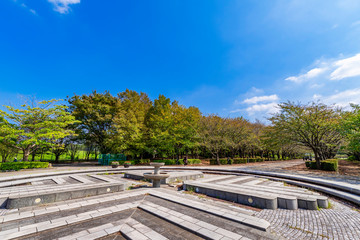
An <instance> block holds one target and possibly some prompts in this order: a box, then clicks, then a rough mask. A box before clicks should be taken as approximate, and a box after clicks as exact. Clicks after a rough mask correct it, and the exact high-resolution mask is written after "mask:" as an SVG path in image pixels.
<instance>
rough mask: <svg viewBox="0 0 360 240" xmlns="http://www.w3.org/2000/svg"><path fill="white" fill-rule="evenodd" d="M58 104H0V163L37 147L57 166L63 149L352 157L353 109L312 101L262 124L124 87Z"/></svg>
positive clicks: (138, 154)
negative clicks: (207, 112)
mask: <svg viewBox="0 0 360 240" xmlns="http://www.w3.org/2000/svg"><path fill="white" fill-rule="evenodd" d="M67 102H68V103H67V104H66V105H59V104H56V100H50V101H42V102H36V103H34V102H33V103H32V104H24V105H22V106H21V107H20V108H14V107H10V106H6V111H0V126H1V130H0V155H1V156H2V159H3V161H6V160H7V159H9V156H10V155H11V154H12V153H14V152H18V151H21V153H22V154H23V160H24V161H28V160H29V156H30V155H31V154H34V153H35V154H36V152H37V151H40V150H42V151H43V150H44V149H45V150H48V151H51V152H52V153H53V154H54V155H55V159H56V160H57V161H58V160H59V157H60V156H61V155H62V154H64V153H65V152H68V153H71V152H72V153H76V151H77V150H79V148H82V149H86V150H87V152H88V153H89V154H90V153H96V155H98V154H99V153H102V154H107V153H124V154H125V155H127V156H128V157H129V158H132V159H142V158H151V159H155V158H173V159H174V158H176V159H179V158H181V157H183V156H187V155H190V156H191V157H192V158H200V157H201V158H212V159H216V160H217V162H218V163H220V158H223V157H226V158H228V157H229V158H236V157H239V158H249V157H261V158H267V159H273V158H284V159H285V158H295V157H299V156H301V155H302V154H304V153H305V152H312V153H313V154H314V156H315V159H316V160H317V162H318V163H319V164H320V161H321V160H325V159H329V158H333V157H334V156H335V155H336V153H337V152H338V151H339V149H340V150H341V151H344V152H346V153H347V154H348V155H349V156H351V157H352V158H355V159H357V160H359V159H360V143H359V140H360V134H359V131H360V108H359V106H357V105H352V106H351V107H352V110H351V111H344V110H342V109H339V108H336V107H335V106H329V105H325V104H323V103H319V102H316V103H315V102H313V103H309V104H301V103H293V102H287V103H281V104H279V112H278V113H276V114H274V115H273V116H271V117H270V118H269V119H268V120H269V122H270V124H264V123H261V122H259V121H256V122H250V121H248V120H247V119H245V118H243V117H236V118H224V117H220V116H218V115H215V114H211V115H203V114H202V113H201V112H200V110H199V109H198V108H197V107H193V106H191V107H185V106H183V105H180V104H179V103H178V102H177V101H171V100H170V99H169V98H167V97H165V96H164V95H159V97H158V98H157V99H155V100H153V101H152V100H151V99H150V98H149V97H148V95H147V94H146V93H143V92H141V93H138V92H136V91H132V90H128V89H127V90H126V91H124V92H121V93H118V94H117V95H115V96H114V95H112V94H110V93H109V92H104V93H99V92H97V91H93V92H92V93H91V94H84V95H76V94H75V95H74V96H71V97H68V98H67Z"/></svg>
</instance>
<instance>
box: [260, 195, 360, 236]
mask: <svg viewBox="0 0 360 240" xmlns="http://www.w3.org/2000/svg"><path fill="white" fill-rule="evenodd" d="M331 204H332V208H331V209H321V210H317V211H310V210H304V209H298V210H286V209H277V210H267V209H265V210H262V211H261V212H259V213H257V214H256V216H257V217H259V218H262V219H265V220H267V221H269V222H270V223H271V225H270V229H271V231H272V232H274V233H276V234H277V235H279V236H281V237H284V238H285V239H339V240H342V239H354V240H358V239H360V224H359V223H360V212H359V211H357V210H355V209H352V208H350V207H348V206H346V205H344V204H342V203H339V202H336V201H331Z"/></svg>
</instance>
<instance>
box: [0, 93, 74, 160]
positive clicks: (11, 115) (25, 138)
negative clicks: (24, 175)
mask: <svg viewBox="0 0 360 240" xmlns="http://www.w3.org/2000/svg"><path fill="white" fill-rule="evenodd" d="M56 101H58V100H49V101H41V102H37V103H34V104H33V105H32V106H30V105H27V104H24V105H22V106H21V108H19V109H17V108H14V107H11V106H5V107H6V108H7V112H6V111H1V110H0V116H1V117H2V119H3V121H2V126H1V130H0V131H1V133H0V142H2V143H5V144H6V145H7V146H11V147H13V148H15V149H18V150H21V151H22V153H23V160H24V161H28V158H29V155H30V154H31V153H32V152H34V151H36V150H37V149H39V148H40V147H44V146H49V147H50V146H52V144H53V142H54V141H56V140H58V139H62V138H65V137H67V136H69V135H72V134H74V131H72V130H70V129H67V126H69V125H71V124H74V123H75V122H76V121H75V119H74V117H73V116H71V115H70V114H69V113H68V112H67V111H66V109H67V107H66V106H63V105H53V103H54V102H56Z"/></svg>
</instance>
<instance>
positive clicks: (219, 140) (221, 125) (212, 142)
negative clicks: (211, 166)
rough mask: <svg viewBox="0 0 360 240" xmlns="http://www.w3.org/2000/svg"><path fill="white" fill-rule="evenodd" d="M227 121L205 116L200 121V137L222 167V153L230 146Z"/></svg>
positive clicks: (202, 143) (214, 116)
mask: <svg viewBox="0 0 360 240" xmlns="http://www.w3.org/2000/svg"><path fill="white" fill-rule="evenodd" d="M227 133H228V130H227V127H226V119H224V118H221V117H219V116H216V115H209V116H203V117H202V118H201V120H200V128H199V136H200V139H201V145H202V146H204V147H205V148H206V149H207V150H208V151H209V152H210V153H211V154H212V156H213V157H214V158H216V162H217V164H218V165H220V158H219V155H220V152H221V151H222V150H224V149H225V148H226V147H227V146H229V144H230V143H229V138H228V137H227Z"/></svg>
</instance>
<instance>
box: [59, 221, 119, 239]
mask: <svg viewBox="0 0 360 240" xmlns="http://www.w3.org/2000/svg"><path fill="white" fill-rule="evenodd" d="M125 222H126V220H119V221H116V222H113V223H107V224H103V225H100V226H97V227H94V228H89V229H87V230H84V231H81V232H77V233H73V234H70V235H67V236H64V237H61V238H58V239H57V240H75V239H78V240H89V239H97V238H102V237H106V236H108V235H112V234H115V233H118V232H120V229H121V228H122V227H123V224H124V223H125Z"/></svg>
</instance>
